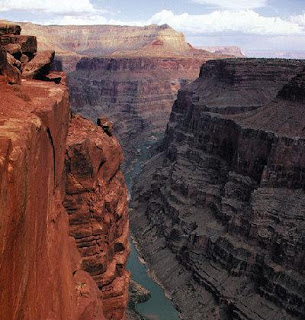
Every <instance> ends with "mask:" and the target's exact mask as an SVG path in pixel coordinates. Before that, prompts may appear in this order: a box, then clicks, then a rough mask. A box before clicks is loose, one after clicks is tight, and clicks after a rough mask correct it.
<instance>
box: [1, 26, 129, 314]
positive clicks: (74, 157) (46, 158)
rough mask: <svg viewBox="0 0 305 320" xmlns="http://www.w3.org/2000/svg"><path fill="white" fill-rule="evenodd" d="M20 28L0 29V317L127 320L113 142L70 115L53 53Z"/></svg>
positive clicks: (122, 203) (122, 194)
mask: <svg viewBox="0 0 305 320" xmlns="http://www.w3.org/2000/svg"><path fill="white" fill-rule="evenodd" d="M20 29H21V28H20V27H19V26H17V25H14V24H1V25H0V43H1V44H2V45H3V46H4V47H3V46H2V47H1V50H0V52H1V55H0V99H1V104H0V186H1V187H0V248H1V250H0V283H1V289H0V304H1V310H0V319H8V320H10V319H11V320H13V319H14V320H16V319H49V320H51V319H52V320H53V319H54V320H55V319H71V320H76V319H78V320H81V319H82V320H84V319H100V320H101V319H117V320H119V319H120V320H121V319H124V318H125V307H126V305H127V299H128V283H129V273H128V272H127V271H126V269H125V266H126V260H127V256H128V252H129V247H128V240H127V235H128V214H127V196H126V187H125V183H124V179H123V178H122V173H121V171H120V165H121V163H122V161H123V157H122V153H121V148H120V145H119V143H118V142H117V140H116V138H115V137H113V136H112V137H110V136H108V135H107V133H105V132H104V131H103V129H102V128H100V127H96V126H94V125H93V124H92V123H90V122H89V121H87V120H84V119H83V118H81V117H79V116H73V117H71V112H70V106H69V94H68V90H67V87H66V84H65V76H64V75H63V74H59V73H49V70H50V65H51V63H52V60H53V58H54V54H53V52H51V53H50V52H49V51H47V52H44V53H41V54H38V53H37V41H36V38H35V37H32V36H20V31H21V30H20ZM12 58H14V60H13V59H12ZM15 60H16V61H15ZM42 80H44V81H42ZM72 207H73V209H72ZM109 225H111V227H110V228H109Z"/></svg>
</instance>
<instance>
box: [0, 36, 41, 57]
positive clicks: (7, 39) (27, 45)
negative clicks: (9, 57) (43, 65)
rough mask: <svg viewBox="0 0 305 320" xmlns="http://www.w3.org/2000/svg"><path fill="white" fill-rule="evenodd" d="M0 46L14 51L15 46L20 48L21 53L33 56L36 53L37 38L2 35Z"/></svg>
mask: <svg viewBox="0 0 305 320" xmlns="http://www.w3.org/2000/svg"><path fill="white" fill-rule="evenodd" d="M0 44H1V45H3V46H6V47H8V48H14V49H15V50H16V48H18V47H17V46H16V45H18V46H20V47H21V51H22V53H27V54H28V53H30V54H34V53H36V52H37V38H36V37H34V36H21V35H3V36H0ZM9 45H11V46H9ZM12 45H15V46H12Z"/></svg>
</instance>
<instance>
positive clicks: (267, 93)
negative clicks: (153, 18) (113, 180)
mask: <svg viewBox="0 0 305 320" xmlns="http://www.w3.org/2000/svg"><path fill="white" fill-rule="evenodd" d="M304 67H305V65H304V62H303V61H301V60H300V61H297V60H266V59H262V60H256V59H241V60H239V59H237V60H222V61H210V62H208V63H207V64H206V65H205V66H203V67H202V69H201V73H200V77H199V79H197V80H196V81H195V82H193V83H192V84H190V85H188V86H187V87H185V88H184V89H182V90H181V91H180V92H179V94H178V99H177V101H176V102H175V104H174V106H173V110H172V113H171V116H170V121H169V124H168V127H167V131H166V136H165V139H164V142H163V146H162V150H163V151H162V152H161V153H160V154H157V155H156V156H155V157H154V158H153V159H152V160H150V161H149V162H148V163H147V165H146V166H145V167H144V169H143V172H142V174H141V175H140V176H139V178H138V180H137V183H136V185H135V187H134V190H133V193H132V199H133V201H132V207H133V211H132V214H131V223H132V230H133V232H134V233H135V236H136V238H137V239H138V242H139V245H140V247H141V252H142V253H143V254H144V256H145V258H146V261H148V263H149V264H150V266H151V268H152V269H153V270H154V272H155V274H156V275H157V276H158V278H159V280H160V281H161V282H162V284H163V285H164V286H165V288H166V289H167V291H168V292H169V293H170V294H171V295H172V297H173V299H174V301H175V303H176V304H177V306H178V307H179V310H180V312H181V313H182V316H183V318H184V319H188V320H191V319H194V320H195V319H203V318H204V319H215V320H233V319H234V320H237V319H238V320H258V319H265V320H271V319H278V320H288V319H289V320H292V319H293V320H296V319H298V320H301V319H304V317H305V309H304V306H305V286H304V283H305V278H304V270H305V269H304V267H305V265H304V262H305V242H304V239H305V238H304V235H305V233H304V232H305V216H304V206H305V196H304V184H305V177H304V172H305V162H304V150H305V149H304V146H305V143H304V141H305V140H304V138H305V136H304V119H305V113H304V101H305V100H304V87H305V76H304V71H303V70H304Z"/></svg>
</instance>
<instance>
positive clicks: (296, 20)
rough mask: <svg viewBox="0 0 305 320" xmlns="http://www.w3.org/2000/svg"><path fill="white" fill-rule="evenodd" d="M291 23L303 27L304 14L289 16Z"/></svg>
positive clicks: (304, 24) (304, 22)
mask: <svg viewBox="0 0 305 320" xmlns="http://www.w3.org/2000/svg"><path fill="white" fill-rule="evenodd" d="M289 20H290V21H291V22H292V23H297V24H298V25H300V26H302V27H305V13H304V14H301V15H298V16H291V17H290V19H289Z"/></svg>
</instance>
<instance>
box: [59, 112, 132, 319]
mask: <svg viewBox="0 0 305 320" xmlns="http://www.w3.org/2000/svg"><path fill="white" fill-rule="evenodd" d="M67 146H68V147H67V157H66V173H67V184H66V190H67V194H66V197H65V202H64V206H65V208H66V210H67V212H68V214H69V221H70V235H71V236H73V237H74V238H75V240H76V243H77V247H78V250H79V251H80V253H81V256H82V269H83V270H85V271H87V272H88V273H90V274H91V276H92V277H93V278H94V280H95V281H96V283H97V285H98V288H99V289H100V296H101V298H102V300H103V310H104V315H105V316H106V318H107V319H117V320H121V319H124V318H125V311H126V307H127V302H128V286H129V273H128V272H127V271H126V263H127V258H128V254H129V244H128V232H129V223H128V214H127V191H126V186H125V183H124V177H123V174H122V172H121V171H120V165H121V163H122V161H123V155H122V151H121V147H120V145H119V143H118V141H117V140H116V138H115V137H110V136H109V135H108V134H106V133H105V132H104V131H103V129H102V128H100V127H96V126H94V125H93V124H92V123H91V122H90V121H88V120H85V119H83V118H82V117H80V116H76V117H73V119H72V121H71V124H70V130H69V135H68V141H67Z"/></svg>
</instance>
